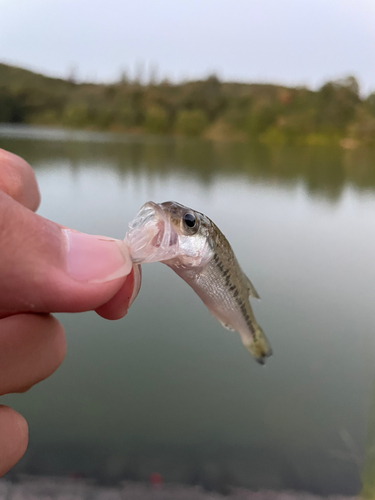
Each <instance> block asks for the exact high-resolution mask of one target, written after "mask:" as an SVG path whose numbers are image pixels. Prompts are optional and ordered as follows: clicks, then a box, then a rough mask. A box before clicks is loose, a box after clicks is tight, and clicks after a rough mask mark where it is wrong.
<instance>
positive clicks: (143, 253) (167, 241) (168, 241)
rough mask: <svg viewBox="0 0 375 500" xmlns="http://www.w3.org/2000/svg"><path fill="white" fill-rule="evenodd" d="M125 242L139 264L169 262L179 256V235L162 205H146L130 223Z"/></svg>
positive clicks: (135, 261)
mask: <svg viewBox="0 0 375 500" xmlns="http://www.w3.org/2000/svg"><path fill="white" fill-rule="evenodd" d="M124 242H125V243H126V245H127V246H128V248H129V250H130V255H131V257H132V261H133V262H134V263H137V264H141V263H144V262H158V261H164V260H169V259H172V258H173V257H175V256H176V255H178V253H179V244H178V243H179V242H178V234H177V232H176V230H175V229H174V227H173V225H172V223H171V220H170V217H168V215H167V213H166V211H165V210H164V209H163V208H162V206H161V205H159V204H157V203H154V202H153V201H149V202H147V203H145V204H144V205H143V206H142V207H141V209H140V210H139V212H138V213H137V215H136V216H135V218H134V219H133V220H132V221H131V222H130V223H129V231H128V232H127V233H126V236H125V239H124Z"/></svg>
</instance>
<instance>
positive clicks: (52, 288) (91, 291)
mask: <svg viewBox="0 0 375 500" xmlns="http://www.w3.org/2000/svg"><path fill="white" fill-rule="evenodd" d="M39 203H40V194H39V189H38V185H37V182H36V179H35V176H34V172H33V170H32V168H31V167H30V165H28V163H26V162H25V161H24V160H23V159H22V158H20V157H18V156H16V155H13V154H11V153H9V152H7V151H4V150H2V149H0V396H1V395H3V394H8V393H14V392H24V391H27V390H28V389H29V388H30V387H32V386H33V385H34V384H36V383H38V382H40V381H41V380H44V379H45V378H47V377H48V376H50V375H51V374H52V373H53V372H54V371H55V370H56V369H57V368H58V367H59V365H60V364H61V362H62V361H63V359H64V356H65V350H66V344H65V335H64V329H63V327H62V325H61V324H60V323H59V322H58V321H57V320H56V319H55V318H54V317H53V316H51V314H50V313H53V312H81V311H89V310H95V311H96V312H97V313H98V314H99V315H100V316H102V317H104V318H106V319H119V318H122V317H123V316H125V315H126V313H127V311H128V308H129V306H130V304H131V303H132V301H133V300H134V298H135V297H136V295H137V293H138V291H139V287H140V282H141V277H140V272H139V269H138V268H137V267H133V266H132V263H131V260H130V256H129V253H128V251H127V248H126V247H125V245H124V244H123V243H122V242H120V241H117V240H112V239H109V238H104V237H98V236H89V235H85V234H82V233H77V232H73V231H72V230H67V228H63V227H62V226H60V225H58V224H56V223H54V222H52V221H49V220H47V219H44V218H43V217H41V216H39V215H36V214H35V210H36V209H37V208H38V206H39ZM27 443H28V426H27V423H26V421H25V419H24V418H23V417H22V416H21V415H20V414H18V413H17V412H15V411H14V410H12V409H11V408H8V407H6V406H2V405H0V476H2V475H4V474H5V473H6V472H7V471H8V470H9V469H11V467H13V465H15V463H16V462H17V461H18V460H19V459H20V458H21V457H22V455H23V454H24V453H25V451H26V448H27Z"/></svg>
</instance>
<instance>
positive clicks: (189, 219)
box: [184, 213, 197, 227]
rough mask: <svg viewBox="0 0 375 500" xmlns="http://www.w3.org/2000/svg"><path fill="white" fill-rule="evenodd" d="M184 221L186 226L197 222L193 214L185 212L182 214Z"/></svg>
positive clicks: (192, 225)
mask: <svg viewBox="0 0 375 500" xmlns="http://www.w3.org/2000/svg"><path fill="white" fill-rule="evenodd" d="M184 222H185V224H186V225H187V227H194V226H195V225H196V223H197V220H196V218H195V217H194V215H193V214H189V213H187V214H185V215H184Z"/></svg>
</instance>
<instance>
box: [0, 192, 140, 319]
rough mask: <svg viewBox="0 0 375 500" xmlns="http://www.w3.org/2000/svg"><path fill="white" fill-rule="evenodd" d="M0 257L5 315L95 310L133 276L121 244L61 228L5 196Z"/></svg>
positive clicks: (0, 210)
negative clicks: (128, 277)
mask: <svg viewBox="0 0 375 500" xmlns="http://www.w3.org/2000/svg"><path fill="white" fill-rule="evenodd" d="M0 255H1V259H0V283H1V288H0V313H1V314H3V315H4V314H7V313H15V312H27V311H32V312H78V311H84V310H91V309H96V308H98V307H100V306H101V305H103V304H105V303H106V302H108V301H109V300H110V299H111V298H112V297H114V295H115V294H116V293H117V292H118V291H119V290H120V288H121V287H123V285H124V283H125V281H126V276H127V275H129V273H130V272H131V270H132V262H131V259H130V255H129V252H128V249H127V247H126V246H125V244H124V243H123V242H122V241H121V240H114V239H110V238H106V237H102V236H92V235H88V234H84V233H78V232H75V231H72V230H70V229H66V228H62V227H61V226H59V225H57V224H55V223H54V222H52V221H49V220H47V219H44V218H43V217H41V216H39V215H36V214H34V213H33V212H32V211H31V210H29V209H27V208H25V207H23V206H22V205H21V204H19V203H17V202H16V201H14V200H13V199H12V198H11V197H10V196H8V195H6V194H5V193H1V192H0ZM133 281H134V280H131V282H132V283H133ZM128 295H132V291H130V294H128Z"/></svg>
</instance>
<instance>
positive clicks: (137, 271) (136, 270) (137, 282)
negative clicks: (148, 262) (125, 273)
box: [128, 264, 142, 307]
mask: <svg viewBox="0 0 375 500" xmlns="http://www.w3.org/2000/svg"><path fill="white" fill-rule="evenodd" d="M133 275H134V285H133V293H132V296H131V297H130V300H129V306H128V307H130V306H131V305H132V304H133V302H134V301H135V299H136V298H137V296H138V294H139V290H140V288H141V281H142V269H141V266H140V265H137V264H135V265H134V266H133Z"/></svg>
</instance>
